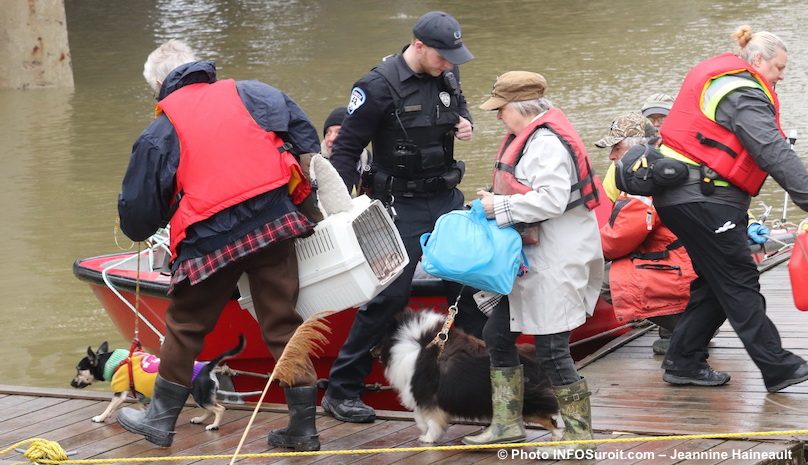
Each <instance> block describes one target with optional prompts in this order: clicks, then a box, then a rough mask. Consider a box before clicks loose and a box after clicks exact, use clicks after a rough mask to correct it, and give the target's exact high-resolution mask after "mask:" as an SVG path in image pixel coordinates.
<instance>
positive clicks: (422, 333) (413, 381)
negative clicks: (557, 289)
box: [373, 311, 564, 443]
mask: <svg viewBox="0 0 808 465" xmlns="http://www.w3.org/2000/svg"><path fill="white" fill-rule="evenodd" d="M445 320H446V315H443V314H439V313H435V312H433V311H419V312H416V311H405V312H403V313H402V315H401V316H400V317H399V322H398V327H397V328H396V329H395V330H394V331H393V332H392V333H391V334H390V336H389V337H388V338H386V339H385V340H384V341H383V342H382V343H381V344H380V345H379V346H377V347H376V348H374V350H373V354H374V356H377V357H378V358H380V360H381V362H382V364H383V365H384V374H385V376H386V377H387V380H388V381H389V382H390V384H391V385H392V386H393V388H395V389H396V391H397V392H398V397H399V399H400V400H401V404H402V405H404V406H405V407H407V408H408V409H410V410H412V411H413V412H414V414H415V422H416V424H417V425H418V428H419V429H420V430H421V433H422V434H421V436H420V437H419V439H420V440H421V441H422V442H426V443H432V442H435V441H437V440H438V439H440V437H441V436H443V434H444V433H445V432H446V428H448V426H449V420H450V419H451V418H452V417H458V418H465V419H469V420H481V421H482V420H485V421H490V420H491V415H492V405H491V369H490V359H489V357H488V353H487V352H486V349H485V343H484V342H483V341H481V340H480V339H477V338H475V337H473V336H469V335H468V334H466V333H464V332H463V331H462V330H460V329H457V328H455V327H452V329H451V330H450V331H449V337H448V340H447V341H446V345H445V346H444V349H443V352H440V350H439V348H438V346H437V345H431V346H430V345H429V343H430V342H431V341H432V339H433V338H434V337H435V335H437V334H438V332H439V331H440V330H441V328H442V327H443V323H444V321H445ZM518 351H519V358H520V360H521V362H522V365H523V366H524V376H525V396H524V407H523V410H522V413H523V416H524V418H525V421H526V422H529V423H538V424H539V425H541V426H543V427H544V428H546V429H547V430H549V431H550V432H551V433H552V437H553V439H554V440H558V439H560V438H561V435H562V433H563V431H564V422H563V420H562V419H561V415H560V413H559V406H558V401H557V400H556V398H555V396H554V395H553V389H552V386H551V385H550V380H549V379H548V378H547V376H546V375H544V374H542V373H541V372H540V369H539V365H538V363H537V361H536V357H535V347H533V346H532V345H527V344H521V345H519V346H518Z"/></svg>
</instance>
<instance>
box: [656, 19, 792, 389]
mask: <svg viewBox="0 0 808 465" xmlns="http://www.w3.org/2000/svg"><path fill="white" fill-rule="evenodd" d="M733 37H734V38H735V40H736V41H737V43H738V45H739V46H740V48H739V50H738V52H737V54H733V53H724V54H721V55H718V56H715V57H712V58H709V59H707V60H705V61H703V62H701V63H699V64H697V65H696V66H695V67H693V69H691V70H690V72H689V73H688V74H687V76H686V77H685V79H684V82H683V83H682V87H681V89H680V90H679V93H678V96H677V97H676V101H675V102H674V104H673V108H671V111H670V113H669V114H668V117H667V118H666V119H665V122H664V123H663V125H662V129H661V134H662V145H661V146H660V151H661V152H662V153H663V154H664V155H665V156H667V157H671V158H674V159H677V160H680V161H682V162H683V163H685V164H687V165H688V166H689V167H690V172H691V176H690V180H689V181H688V182H685V183H684V184H683V185H681V186H677V187H673V188H669V189H667V190H665V191H664V192H662V193H661V194H658V195H655V196H654V206H655V207H656V209H657V212H659V215H660V217H661V218H662V221H663V222H664V223H665V225H667V226H668V227H669V228H670V229H671V231H673V232H674V233H675V234H676V235H677V236H678V237H679V239H680V240H681V241H682V243H683V244H684V246H685V249H687V252H688V254H689V255H690V258H691V260H692V261H693V266H694V268H695V269H696V272H697V275H698V277H697V279H696V280H695V281H693V285H692V286H691V293H690V302H689V303H688V306H687V309H686V310H685V312H684V314H682V317H681V319H680V320H679V322H678V323H677V325H676V329H675V330H674V332H673V336H672V338H671V345H670V348H669V349H668V351H667V354H666V356H665V361H664V362H663V364H662V368H664V369H665V373H664V375H663V378H662V379H664V380H665V381H666V382H668V383H671V384H678V385H699V386H720V385H722V384H725V383H727V382H728V381H729V380H730V375H729V374H728V373H724V372H721V371H715V370H713V369H712V368H711V367H710V365H709V364H708V363H707V344H708V342H709V341H710V338H711V337H712V335H713V333H714V332H715V330H716V329H717V328H718V327H719V326H721V325H722V324H723V323H724V321H726V320H729V323H730V324H731V325H732V328H733V329H734V330H735V332H736V333H737V334H738V337H739V338H740V339H741V341H742V342H743V344H744V347H745V348H746V351H747V352H748V353H749V356H750V357H751V358H752V360H753V361H754V362H755V364H756V365H757V366H758V368H759V369H760V372H761V374H762V376H763V383H764V384H765V386H766V389H767V390H768V391H769V392H777V391H780V390H781V389H784V388H786V387H788V386H790V385H792V384H795V383H800V382H803V381H805V380H808V363H806V361H805V360H803V359H802V358H801V357H799V356H797V355H795V354H793V353H792V352H790V351H788V350H786V349H784V348H783V346H782V343H781V340H780V334H779V333H778V331H777V328H776V327H775V326H774V323H772V321H771V320H770V319H769V318H768V317H767V316H766V301H765V299H764V297H763V295H762V294H761V293H760V282H759V277H760V273H759V272H758V270H757V267H756V266H755V263H754V262H753V260H752V257H751V256H750V254H749V247H748V245H747V228H746V225H747V221H748V217H747V209H748V208H749V204H750V201H751V197H752V196H756V195H757V194H758V192H760V188H761V186H762V185H763V181H764V180H765V179H766V177H767V176H769V175H771V177H772V178H774V180H775V181H776V182H777V183H778V184H779V185H780V186H782V187H783V188H784V189H785V190H786V192H788V193H789V194H790V196H791V199H792V200H793V201H794V203H796V204H797V206H799V207H800V208H802V209H803V210H805V211H808V171H806V169H805V166H804V165H803V163H802V161H800V159H799V157H798V156H797V154H796V153H794V151H793V150H792V149H791V147H790V146H789V143H788V141H787V140H786V137H785V135H784V134H783V131H782V129H781V127H780V102H779V100H778V98H777V94H776V93H775V85H776V84H777V83H778V82H779V81H781V80H783V78H784V75H785V68H786V64H787V63H788V51H787V49H786V45H785V43H784V42H783V41H782V40H781V39H780V38H779V37H777V36H776V35H774V34H772V33H770V32H757V33H754V34H753V33H752V29H751V28H750V27H749V26H742V27H741V28H739V29H738V30H737V31H736V32H735V34H734V35H733ZM752 226H755V225H752ZM758 226H759V225H758Z"/></svg>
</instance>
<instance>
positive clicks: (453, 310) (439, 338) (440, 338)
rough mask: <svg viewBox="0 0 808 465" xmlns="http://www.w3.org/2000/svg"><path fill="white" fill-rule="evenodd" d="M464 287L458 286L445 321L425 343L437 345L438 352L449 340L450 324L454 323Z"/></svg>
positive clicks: (428, 345) (440, 351)
mask: <svg viewBox="0 0 808 465" xmlns="http://www.w3.org/2000/svg"><path fill="white" fill-rule="evenodd" d="M465 288H466V286H463V287H461V288H460V292H458V293H457V299H455V303H454V305H451V306H450V307H449V315H448V316H447V317H446V321H444V322H443V327H442V328H441V329H440V331H438V334H436V335H435V338H434V339H432V342H430V343H429V344H427V347H431V346H433V345H437V346H438V353H439V354H441V353H443V347H444V346H445V345H446V341H448V340H449V330H450V329H452V325H454V321H455V317H456V316H457V304H458V303H460V295H461V294H462V293H463V289H465Z"/></svg>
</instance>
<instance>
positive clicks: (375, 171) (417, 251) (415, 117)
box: [321, 11, 484, 423]
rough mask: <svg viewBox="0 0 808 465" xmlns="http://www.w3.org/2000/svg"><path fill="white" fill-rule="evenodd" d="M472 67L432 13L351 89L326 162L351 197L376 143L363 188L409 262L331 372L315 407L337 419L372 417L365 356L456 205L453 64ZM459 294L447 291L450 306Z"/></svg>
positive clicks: (361, 318) (457, 94) (363, 312)
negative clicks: (426, 236) (366, 153)
mask: <svg viewBox="0 0 808 465" xmlns="http://www.w3.org/2000/svg"><path fill="white" fill-rule="evenodd" d="M472 58H473V56H472V55H471V53H470V52H469V51H468V49H466V46H465V45H464V44H463V40H462V35H461V31H460V24H458V22H457V20H456V19H455V18H454V17H452V16H451V15H449V14H447V13H444V12H442V11H432V12H429V13H427V14H425V15H423V16H422V17H421V18H420V19H419V20H418V21H417V22H416V24H415V26H414V27H413V38H412V40H411V41H410V43H409V44H408V45H407V46H406V47H404V49H403V51H402V52H401V53H400V54H397V55H393V56H389V57H387V58H386V59H385V60H384V61H383V62H382V63H380V64H379V65H378V66H376V67H375V68H373V70H371V71H370V72H369V73H367V74H366V75H365V76H363V77H362V78H360V79H359V81H357V82H356V83H355V84H354V87H353V89H352V90H351V97H350V101H349V103H348V110H347V114H346V116H345V119H344V120H343V121H342V127H341V128H340V132H339V136H338V137H337V139H336V141H335V142H334V148H333V152H332V154H331V158H330V159H329V160H330V161H331V163H332V164H333V165H334V167H335V168H336V169H337V171H338V172H339V174H340V176H341V177H342V179H343V181H345V185H346V186H348V188H349V189H350V188H351V186H354V185H355V184H356V183H357V182H358V181H359V172H358V171H357V169H356V167H357V163H358V162H359V160H360V155H361V153H362V151H363V150H364V148H365V147H366V146H367V145H368V143H370V142H373V162H372V167H371V172H370V173H367V174H369V175H367V174H366V176H364V178H365V180H366V182H367V185H365V186H363V187H365V189H366V190H368V191H370V193H371V196H372V197H374V198H377V199H380V200H381V201H382V202H383V203H384V204H385V205H386V206H387V207H388V210H389V211H390V212H391V214H392V215H393V216H397V218H396V219H395V224H396V227H397V228H398V231H399V233H401V238H402V240H403V242H404V246H405V248H406V250H407V255H408V256H409V257H410V262H409V265H408V266H407V267H406V268H405V269H404V272H403V273H402V274H401V275H400V276H399V277H398V278H397V279H396V280H395V281H394V282H393V283H392V284H391V285H390V286H389V287H388V288H386V289H385V290H384V291H382V293H381V294H379V296H377V297H376V298H375V299H373V300H372V301H371V302H370V303H368V304H367V305H366V306H365V307H363V308H361V309H360V310H359V311H358V312H357V313H356V318H355V320H354V322H353V326H352V327H351V331H350V334H349V335H348V339H347V340H346V341H345V344H344V345H343V346H342V349H341V350H340V353H339V356H338V357H337V360H336V361H335V362H334V364H333V365H332V367H331V374H330V376H329V382H328V390H327V391H326V394H325V396H324V397H323V400H322V404H321V405H322V407H323V410H325V411H326V413H329V414H331V415H333V416H334V417H336V418H337V419H339V420H342V421H350V422H360V423H361V422H372V421H374V419H375V418H376V412H375V411H374V410H373V408H371V407H370V406H368V405H366V404H365V403H364V402H362V400H361V399H360V395H361V394H362V390H363V388H364V378H365V376H367V375H368V374H369V373H370V369H371V362H372V357H371V355H370V349H371V348H372V347H373V346H374V345H375V344H376V343H377V342H378V341H379V340H380V338H381V337H382V336H383V335H384V333H385V331H386V330H387V329H388V328H389V327H390V325H391V324H392V323H393V321H394V320H393V316H394V315H395V314H396V313H398V312H400V311H401V310H403V309H404V307H405V306H406V305H407V301H408V299H409V296H410V290H411V288H412V278H413V275H414V272H415V268H416V265H417V264H418V259H419V258H420V257H421V245H420V243H419V238H420V236H421V234H423V233H426V232H430V231H431V230H432V228H433V227H434V226H435V221H436V220H437V218H438V217H439V216H441V215H442V214H444V213H447V212H449V211H452V210H456V209H459V208H462V206H463V194H462V193H461V192H460V190H458V189H457V185H458V184H459V183H460V179H461V177H462V175H463V171H464V165H463V162H462V161H456V160H455V159H454V140H455V139H456V138H457V139H459V140H471V138H472V125H471V122H470V118H471V116H470V115H469V111H468V106H467V104H466V100H465V98H464V96H463V93H462V91H461V90H460V82H459V76H458V72H459V71H458V67H457V65H460V64H462V63H465V62H467V61H469V60H471V59H472ZM459 290H460V286H456V287H455V286H452V285H447V294H449V296H450V297H449V298H450V299H451V301H452V302H454V299H453V297H452V296H456V295H457V293H458V291H459ZM463 313H465V312H463V311H462V310H461V315H462V314H463ZM476 313H478V314H479V311H476ZM483 319H484V318H483ZM456 324H457V325H458V326H462V324H461V323H460V322H457V323H456Z"/></svg>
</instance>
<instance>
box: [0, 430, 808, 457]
mask: <svg viewBox="0 0 808 465" xmlns="http://www.w3.org/2000/svg"><path fill="white" fill-rule="evenodd" d="M801 434H803V435H804V434H808V430H786V431H757V432H746V433H714V434H689V435H679V436H633V437H630V438H617V439H590V440H586V441H543V442H523V443H516V444H514V443H508V444H483V445H476V446H466V445H457V446H429V447H427V446H421V447H398V448H383V449H339V450H320V451H311V452H265V453H261V454H240V455H238V456H237V457H238V458H239V459H256V458H261V459H265V458H270V457H305V456H312V455H354V454H384V453H402V452H425V451H451V450H454V451H471V450H480V449H514V448H519V447H547V446H555V445H565V444H617V443H631V442H651V441H681V440H690V439H729V438H753V437H761V436H796V435H801ZM28 442H33V443H34V444H36V446H37V447H36V451H32V449H34V445H33V444H32V446H31V448H29V450H28V451H26V453H25V456H26V458H29V460H31V461H35V462H37V463H40V464H48V465H51V464H53V465H59V464H64V463H74V464H97V463H128V462H168V461H177V460H180V461H185V460H205V459H230V458H232V457H233V455H232V454H216V455H182V456H174V457H123V458H106V459H83V460H70V459H69V458H68V457H67V454H66V453H65V451H64V449H62V447H61V446H59V444H58V443H57V442H55V441H48V440H46V439H41V438H33V439H27V440H25V441H20V442H18V443H16V444H13V445H11V446H9V447H7V448H5V449H3V450H1V451H0V456H1V455H3V454H5V453H6V452H8V451H10V450H12V449H14V448H15V447H18V446H20V445H23V444H25V443H28ZM41 451H47V453H45V454H44V455H37V456H36V458H32V457H29V453H30V454H32V455H33V454H34V453H40V452H41ZM60 454H61V455H60ZM16 463H23V462H16ZM15 465H16V464H15Z"/></svg>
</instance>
